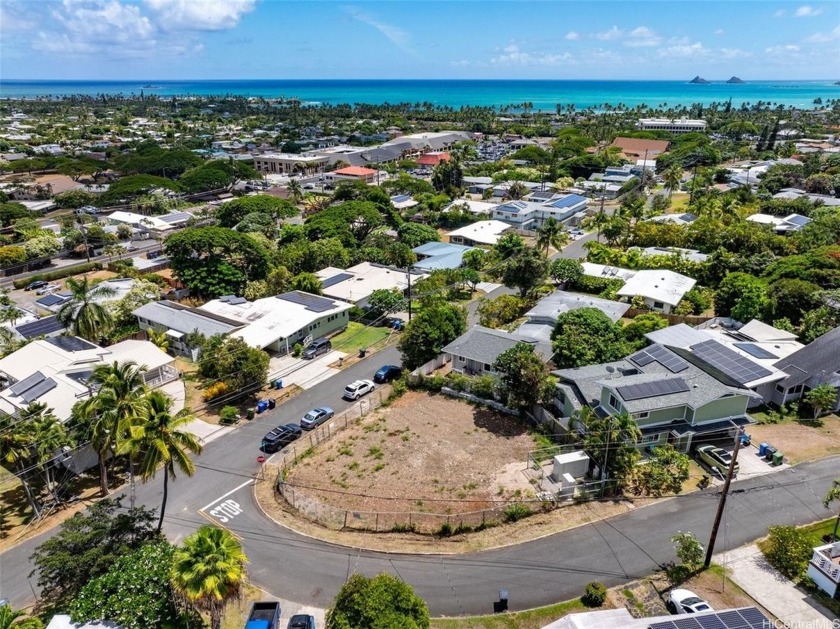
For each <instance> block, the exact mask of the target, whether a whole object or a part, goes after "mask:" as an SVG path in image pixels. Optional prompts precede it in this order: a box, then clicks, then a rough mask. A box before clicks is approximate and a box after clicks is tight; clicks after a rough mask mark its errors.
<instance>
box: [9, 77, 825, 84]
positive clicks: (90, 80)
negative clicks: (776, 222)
mask: <svg viewBox="0 0 840 629" xmlns="http://www.w3.org/2000/svg"><path fill="white" fill-rule="evenodd" d="M732 76H735V77H736V78H740V77H737V75H732ZM701 78H703V80H705V81H708V82H709V83H726V84H728V85H737V84H733V83H727V81H729V80H730V79H731V78H732V77H729V78H726V79H706V78H704V77H701ZM692 80H693V77H692V78H691V79H673V78H671V79H644V78H620V79H618V78H608V79H588V78H574V79H569V78H566V79H534V78H528V79H521V78H457V79H452V78H403V77H401V78H395V77H394V78H388V77H385V78H375V79H371V78H317V79H312V78H308V79H303V78H288V77H286V78H259V79H255V78H249V79H243V78H223V79H200V78H190V79H161V78H158V79H149V78H139V79H67V78H63V79H54V78H53V79H40V78H39V79H31V78H25V79H20V78H2V77H0V83H4V82H30V83H32V82H39V81H40V82H49V83H91V82H103V83H142V82H153V81H157V82H159V83H180V82H198V81H202V82H230V81H303V82H310V83H314V82H318V81H448V82H456V81H476V82H490V81H508V82H544V83H549V82H555V83H559V82H564V81H603V82H616V83H619V82H649V83H657V82H685V83H689V84H692V83H691V81H692ZM741 80H742V81H744V82H745V83H749V82H760V83H765V82H768V81H784V82H817V81H837V79H832V78H819V79H789V78H772V79H741ZM693 85H704V84H703V83H694V84H693Z"/></svg>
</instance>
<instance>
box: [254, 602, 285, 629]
mask: <svg viewBox="0 0 840 629" xmlns="http://www.w3.org/2000/svg"><path fill="white" fill-rule="evenodd" d="M245 629H280V603H278V602H277V601H260V602H258V603H254V604H253V605H252V606H251V615H250V616H248V622H246V623H245Z"/></svg>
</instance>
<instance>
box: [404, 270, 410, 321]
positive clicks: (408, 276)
mask: <svg viewBox="0 0 840 629" xmlns="http://www.w3.org/2000/svg"><path fill="white" fill-rule="evenodd" d="M405 277H406V279H407V280H408V320H409V322H411V266H407V267H405Z"/></svg>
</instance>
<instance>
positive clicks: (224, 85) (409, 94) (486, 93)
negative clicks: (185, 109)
mask: <svg viewBox="0 0 840 629" xmlns="http://www.w3.org/2000/svg"><path fill="white" fill-rule="evenodd" d="M141 90H143V91H144V92H145V93H146V94H149V95H151V94H155V95H158V96H173V95H177V96H189V95H224V94H235V95H241V96H261V97H266V98H278V97H281V96H283V97H286V98H298V99H300V100H301V101H303V102H305V103H313V104H321V103H330V104H336V103H371V104H381V103H386V102H388V103H403V102H412V103H415V102H426V101H428V102H431V103H433V104H435V105H441V106H450V107H455V108H457V107H461V106H464V105H473V106H493V107H502V106H505V105H512V104H517V103H522V102H531V103H533V108H534V110H537V111H540V110H542V111H545V110H554V109H555V107H556V105H557V104H558V103H560V104H562V105H564V106H566V105H569V104H573V105H574V106H575V107H577V108H578V109H581V108H585V107H597V106H599V105H603V104H604V103H609V104H612V105H618V104H619V103H623V104H624V105H626V106H628V107H635V106H637V105H648V106H651V107H656V106H658V105H661V104H663V103H667V105H668V106H674V105H691V104H693V103H703V104H708V103H711V102H722V101H727V100H729V99H730V98H732V103H733V105H735V106H740V105H741V103H744V102H747V103H755V102H757V101H765V102H767V101H769V102H771V103H775V104H777V105H784V106H785V107H787V106H794V107H799V108H811V107H814V106H815V105H814V99H817V98H821V99H822V100H823V101H825V100H826V99H829V98H840V86H838V85H834V80H825V81H754V82H747V83H745V84H742V85H734V84H733V85H730V84H726V83H724V82H712V83H710V84H708V85H693V84H691V83H689V82H687V81H534V80H527V81H518V80H510V81H468V80H451V81H450V80H425V81H421V80H377V81H373V80H329V81H327V80H323V81H321V80H305V81H304V80H252V81H244V80H243V81H240V80H218V81H154V80H149V81H13V80H0V98H36V97H44V96H53V97H58V96H66V95H73V94H83V95H87V96H96V95H98V94H124V95H130V94H134V95H139V94H140V91H141Z"/></svg>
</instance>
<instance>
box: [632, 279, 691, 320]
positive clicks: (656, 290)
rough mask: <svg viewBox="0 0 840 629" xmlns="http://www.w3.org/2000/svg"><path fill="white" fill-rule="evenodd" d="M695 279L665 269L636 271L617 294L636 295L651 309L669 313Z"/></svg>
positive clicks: (689, 288)
mask: <svg viewBox="0 0 840 629" xmlns="http://www.w3.org/2000/svg"><path fill="white" fill-rule="evenodd" d="M696 283H697V280H695V279H692V278H690V277H686V276H685V275H681V274H679V273H675V272H674V271H668V270H666V269H652V270H642V271H636V274H635V275H634V276H633V277H631V278H629V279H628V280H627V281H626V282H625V283H624V286H622V287H621V288H620V289H618V295H620V296H622V297H629V298H631V299H632V298H633V297H635V296H636V295H639V296H641V297H642V298H643V299H644V300H645V305H646V306H647V307H648V308H650V309H651V310H658V311H660V312H664V313H666V314H667V313H669V312H671V310H673V309H674V308H675V307H676V306H677V304H678V303H680V301H681V300H682V298H683V297H684V296H685V294H686V293H687V292H688V291H690V290H691V289H692V288H693V287H694V285H695V284H696Z"/></svg>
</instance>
